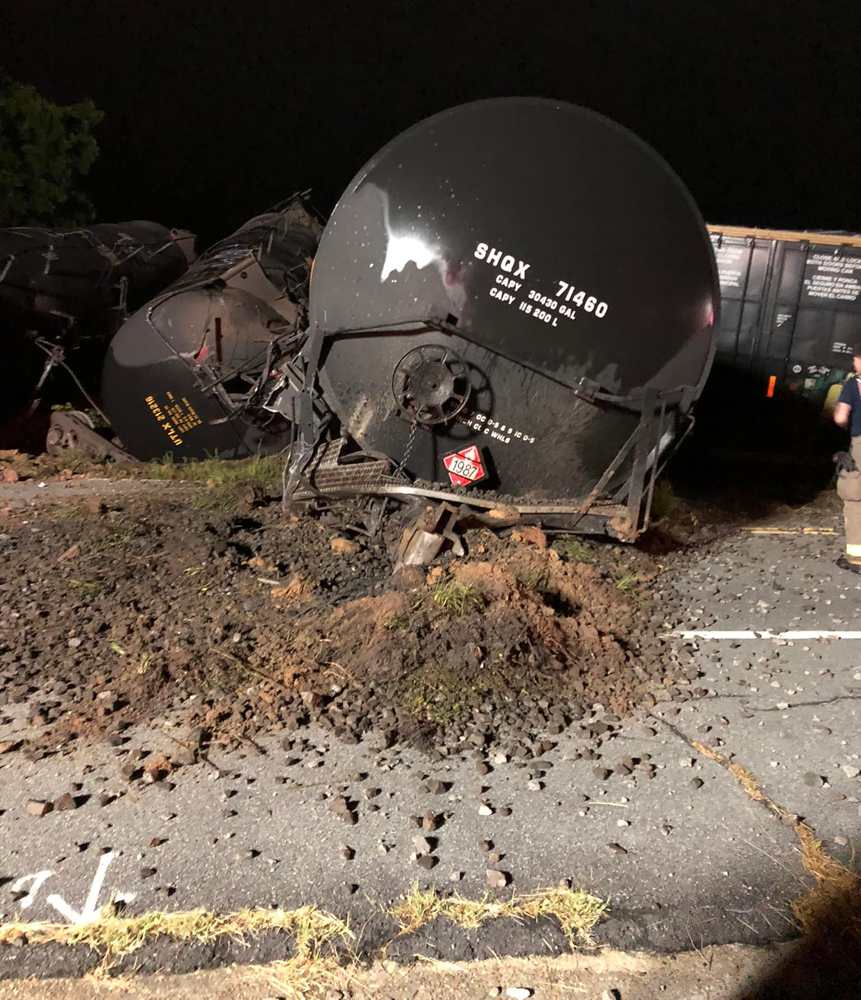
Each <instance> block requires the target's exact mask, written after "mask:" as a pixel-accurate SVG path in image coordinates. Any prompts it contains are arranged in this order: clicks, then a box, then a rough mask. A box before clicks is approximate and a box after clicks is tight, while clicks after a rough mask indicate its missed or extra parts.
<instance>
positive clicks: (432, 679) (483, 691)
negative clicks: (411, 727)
mask: <svg viewBox="0 0 861 1000" xmlns="http://www.w3.org/2000/svg"><path fill="white" fill-rule="evenodd" d="M488 680H489V679H488ZM490 694H493V685H492V684H491V683H488V682H482V683H476V682H475V681H473V680H472V679H466V678H464V677H462V676H461V675H459V674H458V673H457V671H455V670H452V669H451V668H450V667H439V666H437V665H436V664H433V663H431V664H426V665H425V666H423V667H419V669H418V670H416V671H414V672H413V673H412V674H411V675H410V679H409V683H408V687H407V694H406V699H405V703H406V707H407V709H408V710H409V711H410V713H411V714H412V715H415V716H416V717H418V718H421V719H427V720H428V721H430V722H433V723H435V724H436V725H438V726H449V725H452V724H453V723H455V722H460V721H462V720H463V719H465V718H466V717H467V716H468V715H469V713H470V711H471V708H470V706H471V705H473V704H475V702H476V701H480V700H481V699H483V698H486V697H487V696H488V695H490Z"/></svg>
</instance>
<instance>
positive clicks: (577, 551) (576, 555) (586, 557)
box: [559, 535, 595, 563]
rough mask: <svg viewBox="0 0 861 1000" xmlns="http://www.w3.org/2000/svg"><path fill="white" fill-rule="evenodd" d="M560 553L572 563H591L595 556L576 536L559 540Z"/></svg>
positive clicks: (565, 536) (568, 536) (567, 536)
mask: <svg viewBox="0 0 861 1000" xmlns="http://www.w3.org/2000/svg"><path fill="white" fill-rule="evenodd" d="M559 551H560V552H561V553H562V555H563V556H565V558H566V559H570V560H571V561H572V562H581V563H590V562H594V561H595V556H594V555H592V553H591V552H590V551H589V549H588V548H587V547H586V546H585V545H584V544H583V543H582V542H581V541H580V539H579V538H577V537H576V536H575V535H564V536H563V537H562V538H560V539H559Z"/></svg>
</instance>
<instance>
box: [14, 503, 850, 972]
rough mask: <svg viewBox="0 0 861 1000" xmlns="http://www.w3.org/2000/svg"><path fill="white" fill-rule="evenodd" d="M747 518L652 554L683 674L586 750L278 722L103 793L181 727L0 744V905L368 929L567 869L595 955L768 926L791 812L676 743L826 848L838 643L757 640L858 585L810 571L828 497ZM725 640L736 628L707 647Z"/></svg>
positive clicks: (838, 787)
mask: <svg viewBox="0 0 861 1000" xmlns="http://www.w3.org/2000/svg"><path fill="white" fill-rule="evenodd" d="M753 527H754V529H755V530H750V529H751V526H749V525H739V526H738V528H737V529H734V530H733V531H732V532H730V533H729V534H728V535H727V536H726V537H723V538H722V539H721V540H720V541H717V542H714V543H712V544H711V545H709V546H707V547H705V548H701V549H698V550H696V551H693V552H688V553H686V554H685V555H683V556H678V555H677V556H675V557H674V558H675V562H676V565H677V567H678V570H677V573H676V574H675V576H674V578H673V585H674V586H675V587H676V588H677V590H679V591H680V592H681V593H683V594H684V595H686V600H687V608H688V611H687V613H686V614H685V616H684V617H683V618H682V619H681V620H670V621H667V622H666V623H665V625H664V626H663V628H664V629H665V630H666V631H668V632H673V631H674V632H679V633H681V632H692V631H695V632H697V633H699V635H698V637H697V638H687V639H686V638H683V637H679V638H678V639H677V645H678V646H679V648H681V649H682V650H684V651H686V656H688V657H689V661H690V664H691V666H696V667H699V668H700V669H701V670H702V671H703V672H704V676H702V677H700V678H699V679H698V680H696V681H693V682H692V683H691V685H690V687H689V688H685V687H682V688H681V690H678V689H676V693H674V694H667V693H665V692H660V691H659V692H656V693H655V694H656V704H655V705H654V707H653V708H651V710H648V709H647V708H643V709H641V710H639V712H638V714H637V716H636V717H633V718H626V719H622V720H621V721H620V722H618V723H616V726H615V731H614V732H612V733H610V734H609V735H605V737H604V738H603V739H602V740H601V742H600V745H598V748H597V749H596V744H595V743H594V742H590V741H589V740H588V739H584V737H583V736H582V735H581V733H580V732H579V731H577V732H576V733H574V732H566V733H563V734H562V735H561V736H554V737H553V738H552V743H553V744H554V746H553V748H552V749H550V750H548V751H547V752H546V753H544V754H543V755H542V756H541V757H534V758H533V759H531V760H526V761H525V760H523V759H518V758H515V757H509V756H507V755H506V754H505V753H504V748H503V749H497V748H493V747H491V748H490V749H489V750H486V751H481V752H479V751H475V752H470V751H467V752H466V753H465V756H464V757H463V758H461V759H459V760H451V759H448V760H443V761H437V762H435V763H433V762H431V761H430V760H429V759H428V758H427V757H426V756H424V755H422V754H421V753H419V752H417V751H415V750H409V749H401V748H399V747H397V746H395V747H393V748H389V749H386V750H380V749H378V748H377V747H376V746H375V745H374V743H373V740H372V739H371V738H368V739H366V740H364V741H362V742H361V743H359V744H358V745H357V746H349V745H344V744H340V743H338V742H337V741H336V740H334V739H333V738H332V737H331V736H329V735H327V734H325V733H323V732H321V731H314V730H313V729H309V730H303V731H302V732H301V733H298V734H295V733H294V734H291V739H293V740H295V739H297V737H298V740H299V742H298V743H297V744H295V745H294V746H293V747H292V748H291V749H290V750H289V751H286V750H284V749H282V745H281V744H282V740H283V734H279V735H278V736H277V737H276V736H273V737H271V738H263V739H259V740H256V741H255V742H254V743H249V744H248V747H247V749H246V750H243V751H238V752H233V753H227V754H222V755H219V754H217V753H212V754H211V755H210V757H209V762H208V763H206V764H201V765H199V766H196V767H187V768H182V769H181V770H179V771H178V772H177V773H176V774H175V775H172V776H171V781H170V782H157V783H155V784H153V785H151V786H149V787H146V786H140V787H138V788H137V790H136V791H134V792H133V793H129V794H126V795H124V796H122V797H120V798H117V799H115V800H113V801H111V802H109V804H107V805H104V806H101V805H100V804H99V795H100V794H102V793H107V798H110V795H111V793H112V792H114V791H118V790H120V789H123V788H126V787H127V785H126V783H125V781H124V779H123V777H122V776H121V773H120V771H121V768H122V766H123V764H124V763H126V762H127V761H128V759H129V755H130V754H133V753H134V751H135V750H136V749H138V748H143V749H147V750H150V751H152V752H154V753H161V752H170V751H171V750H173V749H175V746H176V741H177V740H182V739H183V738H184V736H185V734H184V733H182V732H175V731H172V730H171V729H170V728H168V727H166V726H165V725H164V724H159V721H158V720H157V721H156V722H155V723H154V724H153V725H151V726H149V727H147V728H143V729H139V730H130V731H129V732H128V733H126V734H125V735H126V736H128V737H130V740H129V742H127V743H125V744H124V745H123V746H121V747H112V746H110V745H108V744H105V743H102V744H99V745H96V746H92V747H89V748H87V749H81V750H77V751H75V752H74V753H73V754H71V755H69V756H61V755H55V756H49V757H47V758H45V759H42V760H38V761H27V760H25V759H22V758H21V757H20V755H17V754H5V755H0V885H1V886H2V887H0V920H2V921H11V920H15V919H17V920H25V921H33V920H51V921H60V922H62V921H75V920H81V919H86V917H87V915H88V914H91V913H93V912H95V911H96V910H97V909H98V907H100V906H101V905H103V904H104V903H105V902H107V901H108V899H109V898H110V897H111V896H112V895H113V896H114V898H116V897H117V895H118V894H121V896H122V898H124V899H125V900H127V912H130V913H139V912H145V911H148V910H152V909H164V908H167V909H169V910H188V909H194V908H198V907H205V908H207V909H210V910H215V911H231V910H236V909H238V908H240V907H252V906H263V907H267V906H271V905H276V904H277V905H281V906H283V907H288V908H289V907H294V906H300V905H304V904H308V903H315V904H317V905H318V906H320V907H321V908H323V909H325V910H328V911H331V912H332V913H334V914H337V915H339V916H349V917H350V919H351V926H353V927H354V928H363V927H364V928H366V930H365V931H364V933H366V934H367V935H370V936H371V937H373V935H374V934H381V933H382V931H381V930H380V926H379V912H380V908H379V905H378V904H379V903H389V902H391V901H393V900H395V899H397V898H398V897H399V896H401V895H402V894H404V893H406V892H408V891H409V890H410V888H411V886H412V885H413V884H414V883H419V884H420V885H422V886H436V887H438V888H439V889H441V890H451V889H456V890H457V891H458V892H459V893H461V894H463V895H465V896H469V897H473V898H480V897H481V896H482V895H483V894H484V893H485V892H486V891H487V890H488V888H489V887H488V877H487V874H486V872H487V870H488V869H494V870H498V871H503V872H505V873H506V874H507V876H508V878H509V887H508V888H507V889H506V890H504V891H503V893H502V894H504V892H511V890H512V889H513V890H516V891H518V892H527V891H531V890H533V889H536V888H539V887H546V886H552V885H555V884H557V883H558V882H559V880H561V879H570V880H572V884H573V885H574V886H575V887H581V888H584V889H587V890H588V891H590V892H591V893H594V894H596V895H598V896H602V897H606V898H607V899H609V901H610V916H609V919H607V920H606V921H604V922H603V923H601V924H600V925H599V926H598V927H596V929H595V937H596V939H597V940H598V941H599V942H601V943H604V944H610V945H613V946H615V947H618V948H624V949H632V948H638V949H649V950H656V951H666V952H672V951H677V950H680V949H689V948H699V949H702V948H704V947H706V946H708V945H719V944H726V943H731V942H744V943H753V944H763V943H768V942H775V941H781V940H784V939H786V938H787V937H790V936H792V935H794V934H795V933H796V932H797V924H796V922H795V919H794V916H793V912H792V909H791V903H792V901H793V900H796V899H798V898H799V897H801V896H803V895H804V894H805V893H806V892H808V891H809V890H810V889H811V888H812V887H813V886H814V884H815V883H814V879H813V878H812V877H811V875H810V874H809V873H808V872H807V871H806V870H805V868H804V866H803V865H802V860H801V855H800V844H799V838H798V835H797V832H796V830H795V828H794V827H793V825H792V822H791V821H789V822H787V821H781V819H780V818H779V817H778V816H776V815H775V813H774V811H773V810H771V809H769V808H767V807H766V806H765V805H763V804H762V803H761V802H757V801H755V800H754V799H752V798H751V797H750V795H748V794H747V792H746V791H745V789H744V788H743V787H742V785H741V784H740V782H739V781H738V780H737V777H735V776H734V775H733V774H731V773H730V771H729V770H728V769H727V767H726V766H724V763H722V761H721V760H717V759H714V758H712V757H710V756H709V755H707V754H704V753H703V752H701V751H700V750H699V749H697V748H695V747H694V746H693V743H695V742H696V743H699V744H701V745H703V746H705V747H706V748H707V749H710V750H712V751H713V752H714V753H715V754H717V755H720V756H721V757H723V758H731V759H732V761H734V762H735V763H737V764H739V765H742V766H743V767H744V768H745V769H747V770H748V771H749V772H750V773H752V774H753V775H755V777H756V779H758V782H759V783H760V785H761V787H762V789H763V791H764V792H765V793H766V795H767V796H769V797H770V798H771V799H772V800H773V801H774V802H775V803H776V804H777V805H778V806H779V807H780V809H782V810H784V811H785V814H786V815H788V816H790V817H794V816H799V817H803V818H804V819H805V821H806V822H807V823H808V824H809V825H810V826H811V827H812V828H813V829H814V830H815V831H816V834H817V836H818V837H819V838H820V839H821V841H822V843H823V846H824V849H825V850H826V851H827V852H828V853H829V854H830V855H831V856H832V857H834V858H836V859H838V860H840V861H842V862H846V863H849V862H850V861H851V858H852V856H853V851H854V850H855V849H856V847H857V838H858V827H859V817H861V806H859V799H861V777H859V774H861V739H859V733H861V725H859V707H861V640H859V639H854V638H840V639H833V638H818V637H816V638H806V639H786V638H772V637H769V636H772V635H774V634H780V633H783V632H786V631H796V632H797V631H805V632H813V633H834V632H852V631H853V630H854V629H855V628H856V627H861V626H859V625H858V623H859V614H858V611H859V601H861V578H858V577H856V576H853V575H851V574H848V573H846V572H844V571H842V570H840V569H838V568H837V567H836V566H835V565H834V560H835V559H836V557H837V556H838V555H839V553H840V547H841V543H842V537H841V536H842V529H841V524H840V517H839V510H838V509H836V508H831V507H823V508H817V509H815V510H813V511H808V512H806V513H805V512H800V513H797V514H795V515H793V516H792V517H789V518H782V519H781V520H779V521H772V522H759V523H757V524H756V525H755V526H753ZM725 631H730V632H741V633H746V634H749V635H748V637H745V638H712V637H711V633H713V632H725ZM762 633H766V637H762ZM5 711H6V713H7V715H8V716H9V717H10V718H11V722H10V723H9V724H8V725H6V726H4V727H3V728H2V730H0V746H2V741H5V740H11V741H15V740H16V739H19V738H20V737H21V736H22V735H23V734H24V733H25V730H26V728H27V723H26V721H25V719H26V715H27V711H26V706H24V705H17V706H9V707H7V708H6V710H5ZM605 716H606V710H605V708H604V707H603V706H594V717H595V718H596V719H599V720H600V719H601V718H603V717H605ZM303 741H304V742H303ZM593 754H595V755H596V756H594V757H593V756H592V755H593ZM485 765H486V766H487V768H489V770H487V773H483V774H482V773H479V772H481V771H484V770H485ZM629 765H632V766H629ZM605 770H606V771H609V772H611V773H609V774H606V775H605V774H603V771H605ZM626 772H629V773H626ZM64 793H71V794H72V795H73V796H82V795H85V796H89V798H88V800H87V801H86V802H84V803H83V804H81V805H80V807H79V808H75V809H70V810H68V811H61V810H54V811H52V812H50V813H48V814H47V815H44V816H37V815H33V814H32V813H31V812H30V811H28V802H30V801H31V800H50V801H56V800H58V799H59V798H60V797H61V796H62V795H63V794H64ZM341 794H344V795H346V797H347V798H348V800H349V801H350V802H352V803H354V804H355V808H354V812H355V815H356V816H357V820H358V821H357V822H356V823H355V825H352V824H350V823H348V822H346V821H345V820H344V819H342V818H341V817H340V816H339V815H337V813H336V812H335V811H333V808H332V806H333V802H334V801H335V799H336V798H337V796H339V795H341ZM428 811H431V812H433V814H434V816H435V817H437V818H438V822H439V823H440V825H439V828H438V829H436V830H433V831H430V832H428V831H423V830H421V829H416V828H415V821H414V819H413V818H414V817H423V816H424V815H425V814H426V813H427V812H428ZM446 815H447V818H445V816H446ZM421 837H426V838H430V840H431V842H430V843H429V844H425V845H422V844H421V843H420V842H419V841H416V839H415V838H421ZM484 841H490V842H491V844H490V845H489V846H488V845H487V844H486V843H483V842H484ZM417 855H418V857H417ZM422 855H426V856H430V857H431V858H433V859H435V860H434V861H432V862H428V861H427V860H425V861H421V856H422ZM491 855H499V857H498V858H495V859H492V858H491ZM426 865H427V866H428V867H425V866H426ZM564 946H565V943H564V938H563V937H562V936H561V935H558V936H557V937H555V938H554V936H553V935H552V934H547V933H545V932H544V931H542V932H541V933H536V931H535V930H534V928H532V929H531V928H529V927H527V926H517V927H513V928H512V927H502V926H498V927H497V926H494V925H490V926H488V927H487V928H485V929H484V930H483V931H482V933H481V935H477V934H475V933H471V932H463V933H454V932H452V931H450V930H449V931H446V932H445V933H443V931H442V930H440V929H439V928H437V929H434V928H433V927H429V928H426V929H425V931H424V932H423V933H422V935H420V937H419V939H418V940H415V939H413V940H411V941H410V942H409V944H408V946H407V947H406V951H407V952H408V953H409V954H412V953H415V952H423V953H425V954H426V955H428V956H431V957H434V958H439V959H445V960H460V959H464V958H475V957H477V958H485V957H488V956H489V955H490V954H492V953H493V952H497V953H500V954H503V953H508V954H512V955H517V954H529V953H534V952H536V951H537V952H542V951H545V950H546V951H550V952H553V951H554V950H564ZM277 947H278V946H277V945H275V944H272V945H271V949H270V945H269V944H267V943H266V942H263V943H262V944H261V945H260V946H258V947H257V948H256V949H251V950H249V951H248V953H247V956H248V957H249V958H250V957H253V958H254V959H255V960H265V959H267V958H271V957H276V955H277ZM267 949H270V950H269V951H267ZM26 951H27V949H20V948H19V949H16V948H10V947H5V948H0V975H4V976H10V975H12V974H13V973H14V974H15V975H22V974H40V973H41V974H45V973H48V974H57V972H58V971H64V972H65V973H66V974H69V972H70V971H71V972H74V969H69V968H68V967H67V968H65V969H63V967H62V961H61V959H59V958H57V957H56V956H55V957H54V958H53V959H51V960H50V961H48V960H47V959H39V960H38V962H37V961H36V960H35V959H33V960H29V959H28V958H27V956H26ZM395 953H397V946H396V947H395ZM231 957H233V958H235V957H236V955H235V954H234V953H231ZM196 961H197V959H193V960H190V963H189V967H191V966H193V965H194V964H195V962H196ZM200 961H201V962H205V959H204V958H203V957H201V958H200ZM28 962H29V964H28ZM46 962H47V964H45V963H46ZM39 963H42V964H41V965H40V964H39ZM67 966H68V963H67Z"/></svg>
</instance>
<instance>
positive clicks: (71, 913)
mask: <svg viewBox="0 0 861 1000" xmlns="http://www.w3.org/2000/svg"><path fill="white" fill-rule="evenodd" d="M116 856H117V855H116V852H115V851H108V853H107V854H103V855H102V857H101V860H100V861H99V867H98V868H97V869H96V874H95V876H94V877H93V882H92V885H91V886H90V891H89V894H88V895H87V901H86V902H85V903H84V907H83V909H82V910H81V912H80V913H79V912H78V911H77V910H74V909H72V907H71V906H69V904H68V903H67V902H66V901H65V899H63V897H62V896H58V895H56V893H55V894H53V895H51V896H48V903H49V904H50V905H51V906H53V907H54V909H55V910H56V911H57V912H58V913H59V914H61V915H62V916H64V917H65V918H66V920H68V921H69V923H70V924H86V923H89V922H90V921H91V920H95V919H96V917H98V915H99V910H100V907H99V906H98V902H99V893H100V892H101V891H102V883H103V882H104V881H105V875H106V874H107V871H108V865H110V863H111V862H112V861H113V860H114V858H115V857H116ZM114 898H116V899H122V900H123V901H124V902H126V903H130V902H131V901H132V900H133V899H134V898H135V894H134V893H130V892H125V893H117V894H116V895H115V897H114Z"/></svg>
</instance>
